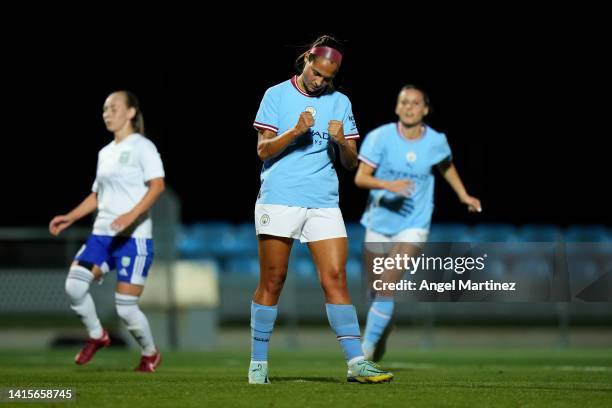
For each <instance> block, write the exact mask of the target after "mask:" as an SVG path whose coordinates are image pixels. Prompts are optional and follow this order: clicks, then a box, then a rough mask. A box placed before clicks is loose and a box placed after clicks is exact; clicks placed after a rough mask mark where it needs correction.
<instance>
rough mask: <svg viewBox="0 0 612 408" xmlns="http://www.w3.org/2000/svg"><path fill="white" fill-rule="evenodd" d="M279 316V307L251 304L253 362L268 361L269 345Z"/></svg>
mask: <svg viewBox="0 0 612 408" xmlns="http://www.w3.org/2000/svg"><path fill="white" fill-rule="evenodd" d="M277 314H278V307H277V305H274V306H264V305H260V304H257V303H255V302H251V361H268V345H269V344H270V343H269V342H270V336H271V335H272V329H274V321H275V320H276V315H277Z"/></svg>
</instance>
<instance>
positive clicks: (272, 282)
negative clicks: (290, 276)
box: [260, 274, 287, 294]
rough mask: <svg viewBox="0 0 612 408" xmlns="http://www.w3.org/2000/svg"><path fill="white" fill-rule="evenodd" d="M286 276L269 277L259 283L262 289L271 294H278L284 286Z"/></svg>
mask: <svg viewBox="0 0 612 408" xmlns="http://www.w3.org/2000/svg"><path fill="white" fill-rule="evenodd" d="M286 277H287V275H286V274H276V275H269V276H268V277H266V279H265V280H263V281H262V282H261V283H260V286H261V287H262V289H263V290H264V291H266V292H268V293H271V294H278V293H280V291H281V290H282V289H283V286H284V284H285V278H286Z"/></svg>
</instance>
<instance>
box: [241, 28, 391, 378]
mask: <svg viewBox="0 0 612 408" xmlns="http://www.w3.org/2000/svg"><path fill="white" fill-rule="evenodd" d="M342 57H343V54H342V48H341V45H340V44H339V43H338V41H336V40H335V39H334V38H332V37H330V36H322V37H320V38H318V39H317V40H316V41H315V42H314V43H313V44H312V46H311V47H310V48H309V49H308V51H306V52H305V53H304V54H302V55H300V56H299V57H298V60H297V63H298V72H299V75H296V76H294V77H293V78H291V79H289V80H287V81H284V82H281V83H280V84H278V85H275V86H273V87H271V88H269V89H268V90H267V91H266V93H265V95H264V97H263V100H262V102H261V105H260V107H259V111H258V112H257V116H256V119H255V123H254V127H255V128H256V129H257V132H258V143H257V153H258V155H259V157H260V158H261V160H262V161H263V168H262V171H261V189H260V191H259V196H258V198H257V203H256V205H255V226H256V233H257V236H258V243H259V262H260V280H259V285H258V287H257V290H256V291H255V295H254V297H253V302H252V305H251V329H252V340H251V363H250V367H249V373H248V379H249V383H251V384H267V383H268V382H269V381H268V342H269V340H270V335H271V333H272V329H273V328H274V321H275V319H276V315H277V312H278V308H277V303H278V298H279V296H280V293H281V290H282V288H283V283H284V281H285V277H286V275H287V265H288V262H289V255H290V252H291V246H292V244H293V240H294V239H300V241H301V242H306V243H308V247H309V249H310V252H311V254H312V258H313V261H314V263H315V265H316V268H317V271H318V274H319V280H320V282H321V286H322V287H323V291H324V293H325V300H326V311H327V317H328V319H329V323H330V325H331V327H332V329H333V330H334V331H335V332H336V335H337V338H338V340H339V342H340V344H341V346H342V348H343V350H344V355H345V358H346V362H347V365H348V369H349V370H348V371H349V373H348V376H347V378H348V380H349V381H358V382H362V383H366V382H370V383H378V382H384V381H390V380H391V379H392V378H393V375H392V374H391V373H389V372H386V371H383V370H381V369H380V368H379V367H377V366H376V365H375V364H373V363H371V362H370V361H366V360H365V359H364V357H363V352H362V350H361V344H360V331H359V323H358V321H357V314H356V313H355V307H354V306H353V305H352V304H351V299H350V296H349V293H348V291H347V287H346V272H345V263H346V258H347V238H346V229H345V227H344V221H343V219H342V214H341V212H340V209H339V208H338V178H337V174H336V170H335V167H334V163H333V160H334V157H335V151H336V150H338V151H339V154H340V162H341V163H342V165H343V166H344V167H345V168H347V169H349V170H352V169H354V168H355V167H356V166H357V147H356V143H355V139H357V138H358V137H359V134H358V132H357V126H356V125H355V120H354V118H353V113H352V108H351V103H350V101H349V100H348V98H347V97H346V96H345V95H343V94H342V93H340V92H338V91H336V90H334V87H333V84H332V81H333V79H334V77H335V76H336V74H337V73H338V70H339V69H340V65H341V63H342Z"/></svg>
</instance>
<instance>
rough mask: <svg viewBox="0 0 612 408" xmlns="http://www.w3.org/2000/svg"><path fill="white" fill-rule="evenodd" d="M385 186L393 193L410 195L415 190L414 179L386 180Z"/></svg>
mask: <svg viewBox="0 0 612 408" xmlns="http://www.w3.org/2000/svg"><path fill="white" fill-rule="evenodd" d="M384 188H385V190H387V191H390V192H392V193H395V194H399V195H401V196H404V197H410V196H411V195H412V193H413V192H414V181H412V180H409V179H402V180H392V181H385V184H384Z"/></svg>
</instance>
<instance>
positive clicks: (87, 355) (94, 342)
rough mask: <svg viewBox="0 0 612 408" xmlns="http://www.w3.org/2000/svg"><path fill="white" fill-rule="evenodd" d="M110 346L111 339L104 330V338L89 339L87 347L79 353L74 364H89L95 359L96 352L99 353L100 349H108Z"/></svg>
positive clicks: (86, 343)
mask: <svg viewBox="0 0 612 408" xmlns="http://www.w3.org/2000/svg"><path fill="white" fill-rule="evenodd" d="M110 344H111V340H110V337H109V336H108V332H107V331H106V329H104V331H103V332H102V337H100V338H99V339H92V338H89V339H87V341H86V342H85V346H83V348H82V349H81V351H79V353H78V354H77V355H76V357H75V358H74V362H75V363H77V364H78V365H83V364H87V363H89V360H91V359H92V358H93V356H94V354H96V351H98V349H99V348H102V347H108V346H109V345H110Z"/></svg>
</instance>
